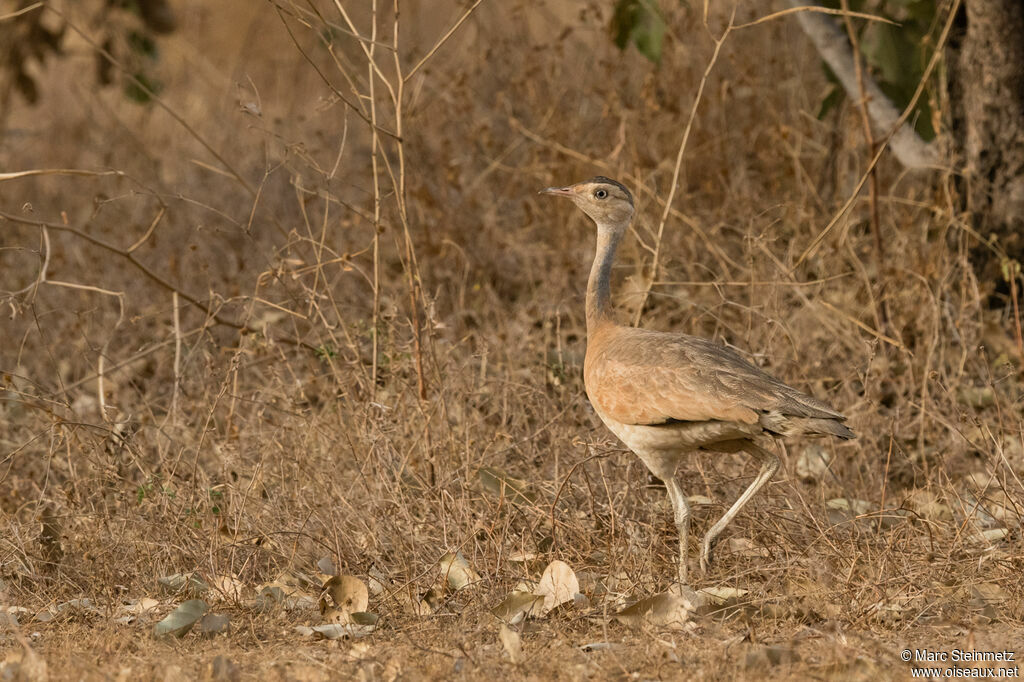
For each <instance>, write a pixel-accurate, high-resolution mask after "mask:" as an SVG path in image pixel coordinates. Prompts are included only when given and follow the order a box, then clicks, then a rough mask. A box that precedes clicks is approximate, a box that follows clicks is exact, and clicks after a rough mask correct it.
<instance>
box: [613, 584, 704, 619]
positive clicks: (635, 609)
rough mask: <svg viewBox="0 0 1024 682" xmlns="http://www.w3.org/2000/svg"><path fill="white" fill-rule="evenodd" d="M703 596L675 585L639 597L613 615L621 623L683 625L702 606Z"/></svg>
mask: <svg viewBox="0 0 1024 682" xmlns="http://www.w3.org/2000/svg"><path fill="white" fill-rule="evenodd" d="M704 604H705V602H704V599H703V597H701V596H700V595H699V594H697V593H696V592H694V591H693V590H691V589H690V588H688V587H682V588H679V587H676V588H673V589H670V590H669V591H667V592H660V593H658V594H656V595H654V596H652V597H648V598H646V599H641V600H640V601H638V602H636V603H635V604H631V605H630V606H627V607H626V608H624V609H622V610H621V611H619V612H618V613H617V614H616V615H615V617H616V618H617V619H618V620H619V621H620V622H622V623H625V624H626V625H631V626H638V625H641V624H643V623H645V622H646V623H650V624H652V625H656V626H665V627H673V628H678V627H684V626H685V625H686V624H687V623H688V622H689V621H690V620H691V619H692V618H693V616H694V615H695V614H696V613H697V611H698V610H699V609H701V608H702V607H703V606H704Z"/></svg>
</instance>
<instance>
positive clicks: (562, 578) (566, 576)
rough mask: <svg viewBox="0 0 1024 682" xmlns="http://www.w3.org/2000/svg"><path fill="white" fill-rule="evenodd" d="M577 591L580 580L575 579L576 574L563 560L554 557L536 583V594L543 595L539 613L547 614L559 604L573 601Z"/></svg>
mask: <svg viewBox="0 0 1024 682" xmlns="http://www.w3.org/2000/svg"><path fill="white" fill-rule="evenodd" d="M579 591H580V581H579V580H577V578H576V574H575V573H574V572H573V570H572V569H571V568H569V565H568V564H566V563H565V562H564V561H559V560H558V559H555V560H554V561H552V562H551V563H550V564H548V567H547V568H545V569H544V574H543V575H541V577H540V583H539V584H538V585H537V590H536V594H538V595H541V596H543V597H544V606H543V607H542V609H541V614H542V615H545V614H547V613H548V611H550V610H551V609H553V608H555V607H556V606H558V605H559V604H564V603H565V602H567V601H573V599H574V598H575V597H576V593H577V592H579Z"/></svg>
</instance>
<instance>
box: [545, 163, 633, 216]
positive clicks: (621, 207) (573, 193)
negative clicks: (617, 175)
mask: <svg viewBox="0 0 1024 682" xmlns="http://www.w3.org/2000/svg"><path fill="white" fill-rule="evenodd" d="M540 193H541V194H553V195H555V196H558V197H567V198H569V199H572V202H573V203H574V204H576V205H577V206H578V207H579V209H580V210H581V211H583V212H584V213H586V214H587V215H588V216H590V219H591V220H593V221H594V222H595V223H597V225H598V226H599V227H612V228H615V227H622V228H624V227H625V226H626V225H629V221H630V220H631V219H632V218H633V195H632V194H630V192H629V190H628V189H626V186H625V185H623V184H622V183H619V182H616V181H615V180H612V179H611V178H606V177H604V176H603V175H599V176H597V177H596V178H591V179H589V180H586V181H584V182H579V183H576V184H575V185H569V186H568V187H548V188H547V189H542V190H541V191H540Z"/></svg>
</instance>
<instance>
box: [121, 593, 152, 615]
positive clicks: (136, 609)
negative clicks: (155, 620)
mask: <svg viewBox="0 0 1024 682" xmlns="http://www.w3.org/2000/svg"><path fill="white" fill-rule="evenodd" d="M158 606H160V602H159V601H158V600H156V599H151V598H150V597H143V598H141V599H136V600H134V601H132V602H129V603H128V604H125V606H124V610H125V611H127V612H128V613H130V614H132V615H133V616H139V615H142V614H143V613H146V612H147V611H152V610H153V609H155V608H156V607H158Z"/></svg>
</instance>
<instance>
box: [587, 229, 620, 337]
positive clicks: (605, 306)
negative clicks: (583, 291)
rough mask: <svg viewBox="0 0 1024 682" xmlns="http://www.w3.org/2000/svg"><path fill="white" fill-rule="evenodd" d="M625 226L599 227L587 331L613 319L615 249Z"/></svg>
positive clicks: (588, 303)
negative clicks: (612, 293) (612, 295)
mask: <svg viewBox="0 0 1024 682" xmlns="http://www.w3.org/2000/svg"><path fill="white" fill-rule="evenodd" d="M624 232H625V226H621V225H601V224H599V225H598V226H597V253H596V254H595V255H594V264H593V265H592V266H591V268H590V279H589V280H588V281H587V331H588V333H589V332H591V331H593V328H594V326H595V325H596V324H597V323H598V322H601V321H604V320H610V319H611V318H612V304H611V278H612V262H613V261H614V260H615V249H616V248H618V246H619V242H620V241H621V240H622V235H623V233H624Z"/></svg>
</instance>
